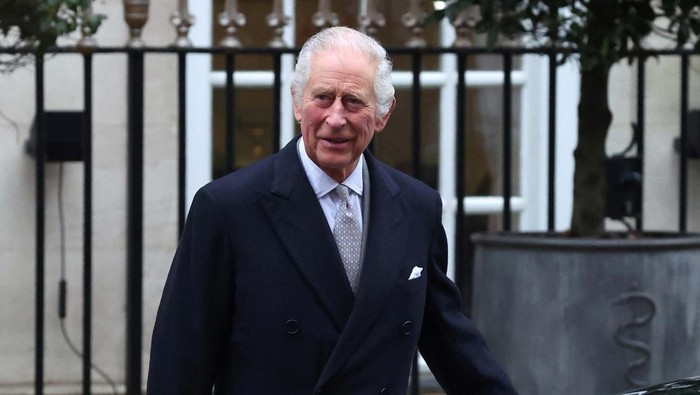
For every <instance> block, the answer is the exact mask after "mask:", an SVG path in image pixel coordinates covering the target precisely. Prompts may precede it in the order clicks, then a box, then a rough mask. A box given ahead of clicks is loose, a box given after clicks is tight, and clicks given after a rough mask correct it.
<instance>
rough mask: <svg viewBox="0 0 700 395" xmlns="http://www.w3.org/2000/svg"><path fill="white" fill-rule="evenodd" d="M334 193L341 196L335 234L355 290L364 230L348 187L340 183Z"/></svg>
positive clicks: (334, 228) (344, 264)
mask: <svg viewBox="0 0 700 395" xmlns="http://www.w3.org/2000/svg"><path fill="white" fill-rule="evenodd" d="M333 193H335V195H336V196H337V197H338V198H340V202H341V203H340V208H339V209H338V212H337V213H336V214H335V226H334V227H333V236H334V237H335V242H336V244H337V245H338V251H339V252H340V257H341V258H342V260H343V266H345V273H347V275H348V280H350V286H351V287H352V291H353V292H355V290H356V288H357V280H358V277H359V274H360V254H361V252H362V232H361V231H360V225H359V222H358V220H359V218H357V216H356V215H355V212H354V211H353V210H352V206H351V205H350V201H349V193H348V187H346V186H345V185H342V184H340V185H338V186H337V187H336V188H335V189H334V190H333Z"/></svg>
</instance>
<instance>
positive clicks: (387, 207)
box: [258, 139, 408, 385]
mask: <svg viewBox="0 0 700 395" xmlns="http://www.w3.org/2000/svg"><path fill="white" fill-rule="evenodd" d="M365 159H366V164H367V166H368V171H369V177H370V185H371V189H370V192H369V194H368V195H366V197H365V198H369V199H370V201H369V213H368V214H369V221H368V224H367V225H368V226H367V228H366V231H367V237H366V245H365V248H364V261H363V263H362V271H361V275H360V282H359V286H358V290H357V297H356V298H355V295H353V293H352V290H351V288H350V284H349V282H348V281H347V277H346V275H345V270H344V269H343V264H342V261H341V259H340V254H339V253H338V249H337V247H336V245H335V241H334V239H333V235H332V232H331V230H330V228H329V227H328V223H327V221H326V219H325V217H324V215H323V211H322V209H321V206H320V204H319V203H318V199H317V198H316V196H315V194H314V192H313V189H312V188H311V185H310V183H309V181H308V179H307V177H306V175H305V173H304V170H303V167H302V165H301V162H300V159H299V157H298V155H297V152H296V139H295V140H293V141H292V142H291V143H289V144H288V145H287V146H285V147H284V148H283V149H282V150H281V151H280V152H279V154H277V155H276V159H275V163H274V174H273V178H272V183H271V188H270V191H269V192H266V191H260V192H258V197H259V200H260V202H261V204H262V207H263V209H264V210H265V212H266V213H267V215H268V216H269V218H270V220H271V221H272V223H273V224H274V227H275V230H276V232H277V234H278V236H279V237H280V240H282V243H283V244H284V246H285V248H286V249H287V251H288V252H289V254H290V256H291V257H292V259H293V261H294V263H295V264H296V265H297V267H298V268H299V271H300V272H301V273H302V276H303V277H304V278H305V279H306V281H307V283H308V284H309V287H310V288H311V289H312V290H313V291H314V292H315V293H316V294H317V295H318V299H319V301H320V302H321V304H322V305H323V306H324V308H325V309H326V311H327V312H328V314H329V316H330V317H331V319H332V320H333V322H334V324H335V326H336V328H337V329H338V331H339V332H340V337H339V338H338V342H337V343H336V346H335V348H334V349H333V352H332V353H331V356H330V357H329V359H328V362H327V364H326V366H325V367H324V369H323V371H322V373H321V376H320V378H319V383H318V384H319V385H323V383H325V382H327V380H329V379H330V378H331V377H332V375H333V374H334V373H335V372H337V370H338V369H340V368H341V367H342V366H343V364H344V363H345V362H346V361H347V359H348V357H349V356H350V355H351V354H352V353H353V351H355V350H356V349H357V347H358V346H359V345H360V343H361V342H362V340H363V339H364V338H365V336H366V334H367V333H368V332H369V331H370V329H371V328H372V325H374V323H375V322H376V320H377V319H378V318H379V315H380V313H381V311H382V309H383V308H384V306H385V304H386V303H387V301H388V299H389V296H390V295H391V293H392V291H393V290H394V287H395V286H396V284H397V282H398V281H399V278H398V276H399V273H400V271H401V265H400V264H398V262H401V261H402V255H403V254H404V253H405V250H406V243H407V240H406V239H407V233H408V232H407V226H402V225H403V224H404V222H405V221H406V218H407V206H406V202H405V199H406V197H405V196H404V195H403V194H402V193H401V192H402V189H401V188H400V186H399V185H398V184H396V182H395V181H394V180H393V178H391V176H390V175H389V174H388V172H387V171H386V170H385V169H384V168H383V166H384V165H382V164H381V163H379V161H377V160H376V159H375V158H374V157H373V156H372V155H371V154H370V153H369V152H365Z"/></svg>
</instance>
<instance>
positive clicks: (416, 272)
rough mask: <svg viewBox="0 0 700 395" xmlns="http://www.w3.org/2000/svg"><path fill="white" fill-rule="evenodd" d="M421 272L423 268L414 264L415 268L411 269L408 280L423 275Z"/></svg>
mask: <svg viewBox="0 0 700 395" xmlns="http://www.w3.org/2000/svg"><path fill="white" fill-rule="evenodd" d="M421 273H423V268H422V267H418V266H414V267H413V270H411V275H410V276H408V280H409V281H410V280H415V279H417V278H418V277H420V276H421Z"/></svg>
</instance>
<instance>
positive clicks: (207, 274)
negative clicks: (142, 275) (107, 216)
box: [147, 187, 234, 394]
mask: <svg viewBox="0 0 700 395" xmlns="http://www.w3.org/2000/svg"><path fill="white" fill-rule="evenodd" d="M205 188H206V187H205ZM205 188H202V189H200V190H199V192H197V195H196V196H195V198H194V200H193V203H192V207H191V208H190V212H189V215H188V218H187V223H186V225H185V230H184V232H183V235H182V238H181V240H180V244H179V246H178V248H177V252H176V253H175V258H174V259H173V262H172V266H171V268H170V272H169V274H168V278H167V281H166V284H165V288H164V290H163V296H162V299H161V302H160V306H159V308H158V313H157V316H156V323H155V327H154V330H153V339H152V344H151V355H150V363H149V372H148V386H147V389H148V393H149V394H211V389H212V385H213V383H214V380H215V377H216V369H217V366H219V365H220V363H219V362H220V359H221V357H222V355H224V353H223V351H224V350H226V347H225V343H226V334H227V333H228V332H229V328H230V320H231V317H232V311H231V309H232V303H233V294H234V289H233V269H232V268H233V264H232V256H231V252H230V245H229V243H228V237H227V232H226V225H225V223H226V222H225V219H224V218H223V213H222V210H221V209H220V207H219V204H218V202H217V201H216V199H215V198H214V196H213V195H212V194H211V193H210V192H208V191H207V190H206V189H205ZM229 351H230V350H229Z"/></svg>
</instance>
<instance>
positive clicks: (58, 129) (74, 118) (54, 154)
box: [25, 111, 83, 162]
mask: <svg viewBox="0 0 700 395" xmlns="http://www.w3.org/2000/svg"><path fill="white" fill-rule="evenodd" d="M42 119H43V125H42V130H43V131H44V135H45V136H46V137H45V138H44V141H46V148H45V149H46V151H45V153H46V157H45V158H46V161H47V162H67V161H82V160H83V144H82V139H83V112H82V111H46V112H44V114H43V118H42ZM36 136H37V123H36V118H35V119H34V122H32V126H31V131H30V134H29V138H28V139H27V141H26V142H25V148H26V150H27V153H28V154H29V155H30V156H31V157H32V158H36V157H37V155H36V154H37V147H36Z"/></svg>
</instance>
